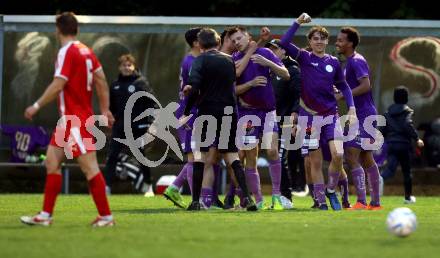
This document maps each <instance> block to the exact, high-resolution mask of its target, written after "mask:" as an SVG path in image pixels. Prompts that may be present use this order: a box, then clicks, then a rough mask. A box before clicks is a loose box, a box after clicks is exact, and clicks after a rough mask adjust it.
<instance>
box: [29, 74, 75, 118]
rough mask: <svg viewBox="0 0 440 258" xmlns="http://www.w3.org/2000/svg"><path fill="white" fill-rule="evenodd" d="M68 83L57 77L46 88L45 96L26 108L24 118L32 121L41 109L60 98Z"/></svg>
mask: <svg viewBox="0 0 440 258" xmlns="http://www.w3.org/2000/svg"><path fill="white" fill-rule="evenodd" d="M66 82H67V81H66V80H65V79H63V78H60V77H55V78H54V79H53V81H52V82H51V83H50V84H49V86H48V87H47V88H46V90H45V91H44V93H43V95H41V97H40V98H39V99H38V100H37V101H35V103H34V104H33V105H32V106H29V107H27V108H26V111H25V112H24V117H25V118H26V119H28V120H32V117H33V116H34V115H35V114H36V113H37V112H38V111H39V110H40V108H42V107H44V106H45V105H47V104H48V103H50V102H52V101H53V100H54V99H56V97H58V94H59V93H60V92H61V91H62V90H63V88H64V86H65V85H66Z"/></svg>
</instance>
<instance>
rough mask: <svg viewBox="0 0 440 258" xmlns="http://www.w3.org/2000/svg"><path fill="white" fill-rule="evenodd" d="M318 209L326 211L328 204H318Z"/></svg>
mask: <svg viewBox="0 0 440 258" xmlns="http://www.w3.org/2000/svg"><path fill="white" fill-rule="evenodd" d="M318 209H319V210H322V211H328V206H327V204H325V203H323V204H321V205H318Z"/></svg>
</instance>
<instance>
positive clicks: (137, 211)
mask: <svg viewBox="0 0 440 258" xmlns="http://www.w3.org/2000/svg"><path fill="white" fill-rule="evenodd" d="M184 211H185V210H183V209H176V208H158V209H154V208H153V209H149V208H145V209H122V210H118V209H116V210H115V209H113V210H112V212H113V213H115V214H117V213H129V214H163V213H180V212H184Z"/></svg>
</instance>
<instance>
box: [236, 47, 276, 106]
mask: <svg viewBox="0 0 440 258" xmlns="http://www.w3.org/2000/svg"><path fill="white" fill-rule="evenodd" d="M255 54H258V55H261V56H263V57H265V58H266V59H268V60H270V61H272V62H274V63H275V64H277V65H279V66H283V67H284V65H283V62H281V60H280V59H279V58H278V57H277V56H276V55H275V54H274V53H273V52H272V51H271V50H270V49H268V48H258V49H257V50H256V51H255ZM244 55H245V53H242V52H235V53H234V54H233V55H232V59H233V60H234V61H238V60H240V59H242V58H243V57H244ZM257 76H264V77H266V79H267V84H266V86H261V87H253V88H251V89H249V90H248V91H246V92H245V93H243V94H241V95H240V96H239V98H241V99H242V100H243V101H244V102H245V103H247V104H249V105H250V107H251V108H256V109H260V110H267V111H272V110H274V109H275V94H274V92H273V88H272V82H271V78H270V69H269V67H265V66H262V65H259V64H256V63H254V62H253V61H252V60H249V63H248V65H247V66H246V68H245V70H244V71H243V73H242V74H241V76H240V77H238V78H237V85H240V84H244V83H246V82H248V81H251V80H253V79H254V78H255V77H257Z"/></svg>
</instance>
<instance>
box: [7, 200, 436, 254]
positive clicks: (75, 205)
mask: <svg viewBox="0 0 440 258" xmlns="http://www.w3.org/2000/svg"><path fill="white" fill-rule="evenodd" d="M266 200H269V198H266ZM186 201H189V199H186ZM352 201H354V200H353V199H352ZM402 201H403V198H402V197H386V198H383V205H384V207H385V208H384V210H382V211H342V212H334V211H327V212H324V211H313V210H311V209H309V206H310V205H311V200H310V198H296V199H295V209H293V210H288V211H278V212H276V211H260V212H254V213H250V212H244V211H234V212H232V211H202V212H197V213H194V212H187V211H184V210H181V209H178V208H175V207H173V206H172V204H171V203H170V202H169V201H167V200H165V199H164V198H163V197H162V196H157V197H154V198H144V197H142V196H140V195H113V196H111V197H110V205H111V208H112V210H113V214H114V216H115V219H116V226H115V227H113V228H95V229H94V228H91V227H90V226H89V223H90V222H91V221H92V220H93V219H94V218H95V216H96V210H95V207H94V205H93V202H92V200H91V198H90V196H87V195H68V196H63V195H61V196H59V198H58V202H57V206H56V209H55V217H54V224H53V225H52V226H51V227H49V228H43V227H29V226H26V225H22V224H21V223H20V222H19V217H20V216H21V215H32V214H34V213H35V212H37V211H38V210H39V209H40V208H41V202H42V195H28V194H26V195H24V194H23V195H0V257H1V258H9V257H11V258H12V257H14V258H15V257H23V258H31V257H44V258H52V257H75V258H77V257H94V258H99V257H105V258H111V257H124V258H125V257H154V258H156V257H166V258H171V257H179V258H181V257H190V258H198V257H209V258H215V257H227V258H231V257H246V258H248V257H249V258H250V257H274V258H275V257H276V258H279V257H295V258H301V257H323V258H330V257H338V258H340V257H351V258H359V257H368V258H378V257H398V258H402V257H416V258H429V257H439V250H440V241H439V240H440V198H434V197H419V198H418V199H417V203H416V204H413V205H411V206H409V207H410V208H411V209H412V210H413V211H414V212H415V213H416V215H417V219H418V222H419V225H418V229H417V231H416V232H414V233H413V234H412V235H410V236H409V237H407V238H398V237H395V236H392V235H390V234H389V233H388V232H387V230H386V227H385V219H386V216H387V214H388V212H389V211H390V210H392V209H393V208H396V207H401V206H404V205H403V204H402Z"/></svg>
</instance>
